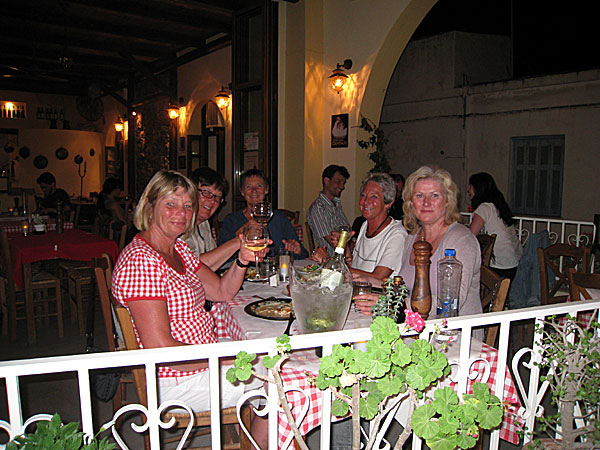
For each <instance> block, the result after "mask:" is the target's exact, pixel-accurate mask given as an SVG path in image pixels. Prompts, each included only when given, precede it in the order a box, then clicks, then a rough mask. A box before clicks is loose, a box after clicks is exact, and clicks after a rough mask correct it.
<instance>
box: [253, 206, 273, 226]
mask: <svg viewBox="0 0 600 450" xmlns="http://www.w3.org/2000/svg"><path fill="white" fill-rule="evenodd" d="M250 215H251V216H252V218H253V219H254V220H256V221H257V222H258V223H260V224H263V225H265V224H266V223H267V222H268V221H269V220H271V217H273V207H272V206H271V203H269V202H259V203H256V204H255V205H254V206H253V207H252V210H251V211H250Z"/></svg>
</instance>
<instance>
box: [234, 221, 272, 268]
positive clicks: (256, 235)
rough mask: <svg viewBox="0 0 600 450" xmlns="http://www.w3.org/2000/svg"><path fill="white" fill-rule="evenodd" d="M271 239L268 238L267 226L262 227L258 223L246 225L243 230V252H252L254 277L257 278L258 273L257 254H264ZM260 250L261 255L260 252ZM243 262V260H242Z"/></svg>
mask: <svg viewBox="0 0 600 450" xmlns="http://www.w3.org/2000/svg"><path fill="white" fill-rule="evenodd" d="M270 242H271V241H270V240H269V231H268V230H267V227H263V226H262V225H260V224H257V225H254V226H248V227H246V229H245V230H244V235H243V244H244V249H243V250H244V254H245V253H246V251H250V252H253V253H254V261H255V263H256V276H255V279H259V278H260V275H259V274H258V260H259V256H260V257H261V258H262V256H264V255H265V254H266V251H267V247H268V245H269V243H270ZM261 252H262V255H260V253H261ZM240 254H241V255H242V256H245V255H244V254H242V250H240ZM242 262H244V261H242Z"/></svg>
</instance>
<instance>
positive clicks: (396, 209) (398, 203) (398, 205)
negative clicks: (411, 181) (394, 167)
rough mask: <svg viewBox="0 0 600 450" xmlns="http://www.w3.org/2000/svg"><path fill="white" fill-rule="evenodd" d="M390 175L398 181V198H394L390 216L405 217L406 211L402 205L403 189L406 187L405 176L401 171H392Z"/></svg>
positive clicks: (395, 181) (399, 218) (400, 218)
mask: <svg viewBox="0 0 600 450" xmlns="http://www.w3.org/2000/svg"><path fill="white" fill-rule="evenodd" d="M390 177H392V180H394V183H396V199H395V200H394V204H393V205H392V207H391V208H390V216H391V217H393V218H394V219H396V220H402V219H404V211H402V205H404V202H403V201H402V190H403V189H404V183H405V181H406V180H404V177H403V176H402V175H400V174H399V173H391V174H390Z"/></svg>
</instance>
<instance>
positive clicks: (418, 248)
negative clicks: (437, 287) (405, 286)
mask: <svg viewBox="0 0 600 450" xmlns="http://www.w3.org/2000/svg"><path fill="white" fill-rule="evenodd" d="M413 249H414V251H415V284H414V286H413V290H412V293H411V296H410V307H411V309H412V310H413V311H416V312H418V313H419V315H420V316H421V317H422V318H423V320H427V317H429V311H430V310H431V286H430V284H429V266H430V265H431V251H432V247H431V244H430V243H429V242H427V241H426V240H425V239H422V240H420V241H417V242H415V243H414V245H413Z"/></svg>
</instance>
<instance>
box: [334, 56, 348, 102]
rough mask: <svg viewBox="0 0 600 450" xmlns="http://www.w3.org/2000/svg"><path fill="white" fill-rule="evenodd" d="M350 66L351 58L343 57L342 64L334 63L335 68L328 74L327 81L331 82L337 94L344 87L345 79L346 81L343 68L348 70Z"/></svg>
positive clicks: (346, 77) (346, 76)
mask: <svg viewBox="0 0 600 450" xmlns="http://www.w3.org/2000/svg"><path fill="white" fill-rule="evenodd" d="M351 68H352V60H351V59H345V60H344V63H343V64H339V63H337V64H336V68H335V69H334V70H333V72H331V75H329V81H330V82H331V87H332V88H333V90H334V91H336V92H337V93H338V94H339V93H340V91H342V90H343V89H344V86H345V85H346V81H348V75H346V74H345V73H344V69H346V70H350V69H351Z"/></svg>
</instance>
